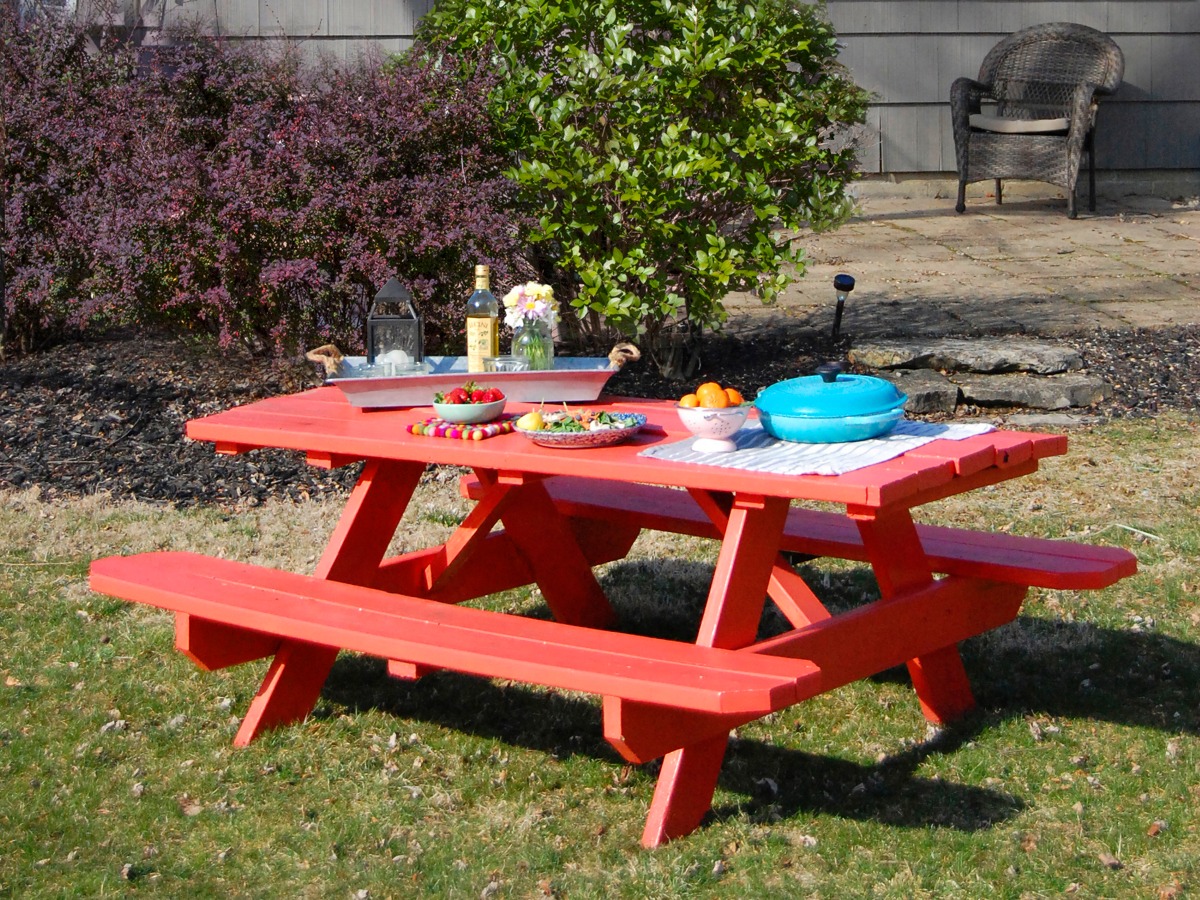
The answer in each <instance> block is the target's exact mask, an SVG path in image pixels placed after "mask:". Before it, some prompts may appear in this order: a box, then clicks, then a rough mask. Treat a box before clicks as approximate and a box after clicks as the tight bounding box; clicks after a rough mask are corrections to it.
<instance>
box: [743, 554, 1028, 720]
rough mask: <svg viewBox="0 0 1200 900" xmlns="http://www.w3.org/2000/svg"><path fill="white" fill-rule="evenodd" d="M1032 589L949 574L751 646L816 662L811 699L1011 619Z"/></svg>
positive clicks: (805, 685) (804, 684)
mask: <svg viewBox="0 0 1200 900" xmlns="http://www.w3.org/2000/svg"><path fill="white" fill-rule="evenodd" d="M1024 596H1025V589H1024V588H1023V587H1021V586H1020V585H1011V584H997V583H995V582H986V581H977V580H975V579H969V578H961V579H959V578H955V579H944V580H942V581H936V582H934V583H933V584H931V585H929V586H928V587H925V588H921V589H918V590H916V591H911V592H909V593H907V594H904V595H901V596H898V597H894V598H889V599H887V600H878V601H876V602H875V603H870V604H867V605H866V606H861V607H858V608H857V609H854V610H851V611H850V612H847V613H843V614H842V615H839V616H834V617H833V618H831V619H825V620H824V621H821V622H815V623H813V624H812V625H808V626H806V627H804V628H799V629H796V630H795V631H791V632H788V633H787V634H782V635H780V636H779V637H775V638H771V639H769V640H766V641H762V642H760V643H758V644H755V645H754V646H753V647H752V648H750V649H751V650H752V651H753V652H754V653H765V654H770V655H781V656H793V657H796V658H800V659H807V660H811V661H812V662H814V663H816V665H817V666H818V667H819V669H820V672H821V675H820V677H819V678H817V679H814V680H811V681H805V682H802V683H801V685H800V688H801V690H806V689H811V690H813V691H814V693H813V694H810V695H807V696H806V697H805V699H808V697H809V696H816V695H817V694H820V693H824V692H826V691H830V690H833V689H834V688H837V687H841V686H842V685H845V684H850V683H851V682H853V681H858V680H859V679H860V678H866V677H868V676H870V675H872V674H875V673H877V672H882V671H884V670H886V669H889V668H891V667H892V666H897V665H899V664H900V663H903V662H907V661H908V660H910V659H912V658H914V657H919V656H923V655H927V654H931V653H933V652H934V651H938V650H941V649H943V648H946V647H953V646H954V645H955V644H957V643H959V642H960V641H963V640H966V639H967V638H969V637H973V636H974V635H977V634H982V633H983V632H985V631H988V630H990V629H992V628H997V627H999V626H1000V625H1003V624H1004V623H1006V622H1010V621H1012V619H1014V618H1015V617H1016V615H1017V612H1018V611H1019V610H1020V608H1021V601H1022V600H1023V599H1024Z"/></svg>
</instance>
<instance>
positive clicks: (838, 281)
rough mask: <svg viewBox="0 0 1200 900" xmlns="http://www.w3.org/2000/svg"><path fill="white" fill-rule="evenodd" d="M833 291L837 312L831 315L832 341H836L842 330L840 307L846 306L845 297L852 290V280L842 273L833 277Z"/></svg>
mask: <svg viewBox="0 0 1200 900" xmlns="http://www.w3.org/2000/svg"><path fill="white" fill-rule="evenodd" d="M833 289H834V290H835V291H837V311H836V312H835V313H834V314H833V339H834V340H835V341H836V340H837V339H838V332H839V331H841V329H842V307H844V306H845V305H846V297H847V295H849V293H850V292H851V291H852V290H854V278H853V277H852V276H850V275H846V274H845V273H842V274H841V275H834V276H833Z"/></svg>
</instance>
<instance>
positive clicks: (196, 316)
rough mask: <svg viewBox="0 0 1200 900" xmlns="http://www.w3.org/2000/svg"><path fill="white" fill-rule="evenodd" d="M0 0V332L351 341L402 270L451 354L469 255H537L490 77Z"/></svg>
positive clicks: (281, 344)
mask: <svg viewBox="0 0 1200 900" xmlns="http://www.w3.org/2000/svg"><path fill="white" fill-rule="evenodd" d="M0 8H2V9H3V10H5V11H4V12H0V16H3V18H4V21H3V23H2V25H0V27H2V28H3V29H4V31H5V34H4V36H3V40H2V41H0V48H2V50H0V52H2V54H3V67H4V69H3V80H4V83H5V88H4V104H5V123H6V126H5V127H6V135H5V138H6V142H7V146H6V151H5V160H4V171H3V178H4V183H3V189H4V234H3V241H4V274H5V294H6V297H5V299H6V309H7V322H6V325H7V335H8V339H9V342H10V344H15V345H17V346H20V347H24V348H30V347H35V346H38V345H40V344H45V343H47V342H48V341H51V340H54V339H56V338H57V337H60V336H61V335H62V334H64V333H66V332H70V331H77V330H82V329H88V328H95V327H104V326H108V325H112V324H118V323H119V324H132V325H136V326H144V327H158V328H167V329H169V330H172V331H174V332H177V333H199V334H205V335H213V336H215V337H216V338H217V339H218V340H219V341H220V342H221V343H222V344H229V343H241V344H244V345H246V346H249V347H250V348H252V349H255V350H258V351H263V350H271V351H273V352H277V353H292V352H295V351H296V350H298V349H302V348H304V347H308V346H314V345H316V344H319V343H325V342H327V341H332V342H335V343H337V344H339V346H341V347H343V349H346V350H347V351H348V352H351V351H357V350H359V349H360V348H361V346H362V332H363V322H364V318H365V315H366V312H367V309H368V305H369V301H370V298H371V297H372V295H373V294H374V293H375V291H376V290H378V288H379V287H381V286H382V285H383V283H384V282H385V281H386V280H387V279H388V277H389V276H391V275H393V274H395V275H397V276H398V277H399V278H400V280H401V281H402V282H404V283H405V284H406V285H407V286H408V287H409V288H410V289H411V290H412V292H413V294H414V296H415V297H416V302H417V306H418V309H419V311H420V312H421V314H422V316H423V317H424V318H425V323H426V342H427V346H428V347H429V349H430V351H431V352H439V351H440V352H453V353H460V352H462V348H461V334H462V319H463V315H464V301H465V297H466V296H467V294H468V293H469V292H470V286H471V282H470V279H471V274H472V267H473V266H474V265H475V264H476V263H477V262H487V263H490V264H491V265H492V267H493V271H494V278H495V280H496V282H497V283H504V282H506V281H516V280H524V279H525V278H526V277H529V276H530V275H531V274H532V273H531V270H530V269H529V268H528V266H527V263H526V262H525V261H524V256H523V244H522V235H523V232H524V230H525V229H524V227H523V223H522V222H521V220H520V219H519V217H518V216H517V214H516V213H515V212H514V207H513V195H512V186H511V184H510V182H509V181H508V180H506V179H505V178H504V177H503V175H502V174H501V172H502V167H503V163H504V160H503V159H502V158H500V157H499V156H498V155H497V154H496V152H495V151H494V150H493V149H492V148H493V147H494V141H493V132H492V127H493V126H492V124H491V121H490V120H489V118H488V113H487V110H486V105H485V98H486V95H487V92H488V91H489V89H490V88H491V86H492V85H491V83H490V81H489V80H488V76H485V75H480V76H478V77H477V78H475V79H473V80H467V81H463V80H462V78H461V76H458V75H456V77H454V78H453V79H452V78H450V77H448V76H447V75H445V74H443V72H442V71H440V70H437V69H435V68H432V67H429V66H425V65H423V64H421V63H418V62H412V63H400V64H398V65H391V66H387V67H384V66H381V65H369V64H362V65H357V66H352V67H334V66H327V67H322V68H321V69H320V71H314V70H313V69H307V68H304V67H301V66H300V65H298V64H297V63H296V60H295V58H294V57H293V56H292V55H290V54H288V53H287V52H286V51H285V52H281V53H277V54H272V53H271V51H269V50H267V49H264V48H263V47H261V46H258V45H255V46H252V47H249V48H246V47H231V46H229V45H226V44H224V43H221V42H219V41H214V40H209V39H205V38H203V37H200V36H196V35H192V36H189V37H186V38H181V39H180V40H179V41H177V43H176V44H175V45H174V46H171V47H166V48H160V49H158V50H155V51H153V52H152V54H150V55H147V53H148V52H147V51H142V54H143V56H142V57H141V59H138V58H137V57H136V56H135V50H134V49H133V48H129V47H127V46H120V45H116V44H113V45H108V46H102V47H101V52H99V53H95V52H88V50H87V39H86V37H85V36H84V34H83V33H82V32H80V31H79V30H78V29H76V28H74V27H72V26H70V25H69V24H63V23H58V22H47V21H40V22H30V23H24V24H21V25H20V26H18V24H17V23H16V22H15V21H14V20H13V17H12V14H11V13H10V12H8V11H7V10H8V9H9V7H8V5H4V6H3V7H0Z"/></svg>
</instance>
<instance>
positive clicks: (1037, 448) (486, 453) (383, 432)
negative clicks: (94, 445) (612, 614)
mask: <svg viewBox="0 0 1200 900" xmlns="http://www.w3.org/2000/svg"><path fill="white" fill-rule="evenodd" d="M601 401H603V402H601ZM601 401H598V402H597V403H594V404H577V405H578V406H592V407H600V406H603V407H604V408H608V409H617V410H620V411H637V412H642V413H644V414H645V415H646V416H647V418H648V424H647V427H646V428H645V429H644V430H643V431H642V432H641V433H639V434H637V435H634V436H633V437H632V438H630V439H629V440H627V441H626V442H624V443H622V444H617V445H614V446H611V447H598V448H588V449H561V448H548V447H542V446H538V445H535V444H533V443H532V442H531V441H529V440H527V439H526V438H524V437H523V436H521V435H519V434H505V435H499V436H497V437H492V438H488V439H485V440H480V441H463V440H455V439H448V438H432V437H426V436H420V435H413V434H410V433H408V432H407V430H406V426H408V425H410V424H412V423H415V422H417V421H420V420H421V419H424V418H427V417H429V416H430V415H432V408H431V407H414V408H410V409H396V410H364V409H360V408H358V407H353V406H351V405H350V404H349V403H348V402H347V401H346V400H345V398H344V397H343V396H342V394H341V392H340V391H338V390H337V388H334V387H322V388H316V389H313V390H310V391H305V392H303V393H300V394H293V395H289V396H280V397H271V398H268V399H265V400H260V401H257V402H254V403H251V404H247V405H245V406H240V407H233V408H231V409H228V410H225V411H224V412H220V413H216V414H214V415H211V416H206V417H204V418H200V419H193V420H192V421H190V422H189V423H188V425H187V434H188V436H189V437H191V438H193V439H195V440H202V441H212V442H215V443H217V444H218V446H224V447H233V448H237V449H238V450H244V449H247V448H252V447H277V448H282V449H290V450H296V451H300V452H304V453H306V454H308V455H309V456H310V457H311V458H312V459H314V460H315V461H321V460H345V459H353V458H367V459H369V458H377V459H402V460H419V461H422V462H425V463H432V464H435V465H455V466H464V467H468V468H487V469H495V470H500V471H513V472H524V473H528V474H534V475H580V476H585V477H593V478H610V479H615V480H620V481H642V482H645V483H649V484H668V485H675V486H679V487H691V488H700V489H703V490H725V491H736V492H743V493H756V494H761V495H763V496H779V497H786V498H789V499H805V500H814V501H828V502H832V503H840V504H847V505H856V506H864V507H880V506H888V505H892V504H902V505H903V504H904V503H905V502H906V501H911V502H922V501H920V500H919V498H920V497H922V496H923V495H925V494H929V493H930V492H931V491H933V490H935V489H939V488H940V493H942V494H945V493H947V492H949V493H954V492H955V491H954V486H953V485H954V481H955V479H956V477H959V476H962V475H965V474H968V473H973V472H979V471H983V470H985V469H987V468H989V467H993V466H1006V465H1013V464H1015V463H1017V462H1019V461H1021V460H1029V459H1037V458H1042V457H1044V456H1048V455H1053V454H1056V453H1063V452H1065V450H1066V443H1065V440H1062V439H1058V437H1057V436H1050V435H1046V436H1043V435H1032V434H1026V433H1022V432H993V433H991V434H986V435H980V436H978V437H973V438H967V439H966V440H963V441H935V442H933V443H931V444H928V445H926V446H925V447H922V448H919V449H918V450H914V451H910V452H909V453H908V454H905V456H903V457H900V458H898V459H897V460H892V461H889V462H885V463H880V464H878V465H875V466H869V467H867V468H864V469H858V470H856V471H853V472H848V473H845V474H843V475H837V476H828V475H780V474H775V473H767V472H754V471H748V470H740V469H730V468H724V467H718V466H706V465H703V464H696V463H681V462H675V461H671V460H663V459H656V458H651V457H644V456H639V455H638V453H639V451H641V450H642V449H644V448H645V447H647V446H650V445H652V444H655V443H660V442H665V441H677V440H686V439H689V438H690V437H691V434H690V432H688V431H687V430H686V429H685V428H684V426H683V424H682V423H681V422H680V421H679V417H678V415H677V414H676V412H675V409H674V403H673V402H671V401H665V400H640V399H634V398H601ZM573 405H576V404H573ZM536 407H537V404H510V405H509V407H508V409H509V410H510V411H512V412H517V413H519V412H523V411H526V410H528V409H532V408H536Z"/></svg>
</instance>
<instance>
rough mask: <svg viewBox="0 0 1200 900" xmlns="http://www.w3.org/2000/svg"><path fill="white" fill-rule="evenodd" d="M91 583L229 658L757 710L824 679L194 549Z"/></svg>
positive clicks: (96, 568)
mask: <svg viewBox="0 0 1200 900" xmlns="http://www.w3.org/2000/svg"><path fill="white" fill-rule="evenodd" d="M91 587H92V589H93V590H95V591H98V592H100V593H103V594H109V595H111V596H114V597H120V598H123V599H125V600H131V601H135V602H138V603H145V604H148V605H151V606H156V607H160V608H162V609H167V610H171V611H174V612H175V613H177V614H180V615H181V616H187V617H193V618H194V619H197V620H200V621H207V622H210V623H215V625H214V628H216V629H217V632H216V633H217V636H218V637H219V638H220V639H222V640H226V641H232V642H233V643H235V644H236V643H237V642H238V641H239V640H240V639H242V638H244V639H245V641H246V644H247V646H249V647H251V648H252V649H251V650H250V651H248V652H247V653H245V654H243V655H240V656H239V655H238V653H237V652H236V650H231V651H228V653H227V654H226V656H225V657H222V656H221V652H222V651H221V650H220V649H219V648H218V649H217V651H216V653H217V657H218V658H219V659H224V660H225V661H224V662H221V663H219V664H222V665H227V664H232V663H234V662H244V661H247V660H248V659H251V658H261V657H263V656H269V655H273V654H274V653H275V650H276V647H277V645H278V640H275V642H274V643H272V639H288V640H292V641H301V642H307V643H311V644H317V645H321V646H325V647H332V648H339V649H346V650H354V651H358V652H361V653H367V654H371V655H373V656H377V657H381V658H383V659H387V660H398V661H403V662H404V663H409V664H415V666H417V667H437V668H448V669H454V670H456V671H459V672H467V673H471V674H475V675H483V676H489V677H496V678H505V679H512V680H516V681H524V682H529V683H534V684H543V685H547V686H550V687H557V688H563V689H567V690H578V691H585V692H589V693H595V694H601V695H605V696H612V697H618V698H622V699H625V700H634V701H642V702H647V703H655V704H667V705H670V706H673V707H676V708H679V709H685V710H691V711H694V712H703V713H717V714H748V715H751V716H752V717H758V716H761V715H765V714H767V713H769V712H772V711H775V710H779V709H783V708H785V707H787V706H789V705H791V704H793V703H795V702H796V701H797V697H798V696H799V695H800V694H801V693H805V694H811V693H812V691H811V690H805V691H803V692H801V691H799V690H798V687H797V686H798V684H799V682H801V681H804V680H805V679H809V678H813V677H817V676H818V675H819V673H818V672H817V669H816V667H815V666H814V665H813V664H812V663H810V662H808V661H806V660H797V659H790V660H789V659H782V658H776V657H769V656H762V655H759V654H755V653H746V652H737V651H732V650H718V649H712V648H707V647H697V646H694V645H692V644H686V643H681V642H678V641H667V640H662V639H658V638H649V637H642V636H638V635H628V634H620V633H615V632H607V631H599V630H595V629H590V628H582V627H577V626H572V625H563V624H560V623H557V622H550V621H543V620H538V619H529V618H525V617H522V616H515V615H507V614H503V613H494V612H488V611H485V610H480V609H473V608H469V607H462V606H453V605H449V604H444V603H437V602H434V601H431V600H426V599H422V598H418V597H411V596H406V595H402V594H392V593H389V592H385V591H379V590H375V589H372V588H366V587H360V586H357V585H351V584H345V583H342V582H335V581H328V580H325V579H320V578H312V577H308V576H304V575H296V574H292V573H289V572H282V571H279V570H276V569H270V568H265V567H262V566H254V565H248V564H245V563H240V562H233V561H230V560H224V559H215V558H212V557H207V556H202V555H198V554H194V553H181V552H162V553H145V554H140V555H136V556H125V557H108V558H105V559H99V560H96V561H95V562H94V563H92V567H91ZM218 643H219V642H218ZM198 661H200V662H202V663H203V660H198ZM208 667H209V668H214V667H217V666H211V665H210V666H208ZM400 668H401V670H403V666H401V667H400ZM418 671H419V669H418Z"/></svg>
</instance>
